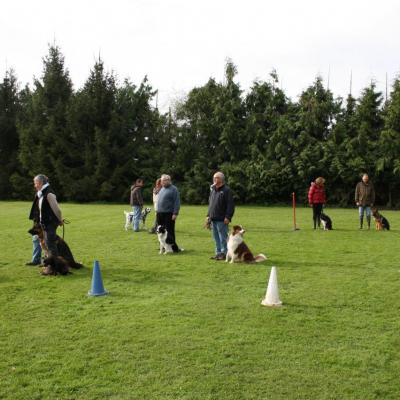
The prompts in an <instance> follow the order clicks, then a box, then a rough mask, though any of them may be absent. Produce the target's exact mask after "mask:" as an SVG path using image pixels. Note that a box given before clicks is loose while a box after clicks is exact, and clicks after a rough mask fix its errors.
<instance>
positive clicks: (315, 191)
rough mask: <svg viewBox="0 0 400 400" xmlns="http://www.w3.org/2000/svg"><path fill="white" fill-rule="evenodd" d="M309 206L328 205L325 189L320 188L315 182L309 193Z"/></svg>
mask: <svg viewBox="0 0 400 400" xmlns="http://www.w3.org/2000/svg"><path fill="white" fill-rule="evenodd" d="M308 202H309V204H317V203H322V204H325V203H326V196H325V188H324V187H323V186H318V185H316V184H315V183H314V182H312V183H311V186H310V190H309V191H308Z"/></svg>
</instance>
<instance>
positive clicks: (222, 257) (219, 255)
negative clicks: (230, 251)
mask: <svg viewBox="0 0 400 400" xmlns="http://www.w3.org/2000/svg"><path fill="white" fill-rule="evenodd" d="M225 259H226V255H225V254H218V255H217V256H216V257H215V260H216V261H222V260H225Z"/></svg>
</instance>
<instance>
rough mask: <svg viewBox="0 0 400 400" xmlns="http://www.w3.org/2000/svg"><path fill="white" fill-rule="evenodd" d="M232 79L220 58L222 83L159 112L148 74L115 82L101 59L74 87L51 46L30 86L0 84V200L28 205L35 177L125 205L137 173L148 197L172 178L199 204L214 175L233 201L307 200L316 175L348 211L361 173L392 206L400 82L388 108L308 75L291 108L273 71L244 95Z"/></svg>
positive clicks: (10, 77) (397, 184) (373, 92)
mask: <svg viewBox="0 0 400 400" xmlns="http://www.w3.org/2000/svg"><path fill="white" fill-rule="evenodd" d="M236 74H237V70H236V66H235V65H234V64H233V63H232V62H231V61H227V63H226V66H225V78H224V81H223V82H217V81H216V80H215V79H213V78H210V79H209V80H208V82H207V83H205V84H204V85H203V86H201V87H196V88H193V89H192V90H191V91H190V92H189V93H188V95H187V97H186V98H185V99H183V100H182V101H180V102H179V103H177V104H176V105H175V106H174V108H173V109H172V110H170V111H169V112H167V113H161V112H160V111H159V110H158V109H157V107H154V106H152V104H154V98H155V96H156V93H157V91H156V90H155V89H154V88H153V87H152V86H151V84H150V83H149V82H148V80H147V78H144V79H143V81H142V82H141V84H140V85H139V86H136V85H134V84H133V83H132V82H130V81H129V80H125V81H123V82H122V83H119V82H118V80H117V78H116V76H115V75H114V74H113V73H110V72H107V71H105V69H104V64H103V61H102V60H100V59H99V60H98V61H96V62H95V64H94V66H93V68H92V70H91V71H90V73H89V76H88V78H87V80H86V82H85V84H84V85H83V87H82V88H80V89H77V90H75V89H74V87H73V83H72V81H71V79H70V76H69V72H68V69H67V68H66V67H65V63H64V57H63V55H62V53H61V51H60V49H59V48H58V47H57V46H50V47H49V52H48V54H47V55H46V56H45V57H44V59H43V73H42V76H41V77H40V79H36V80H35V81H34V83H33V87H32V88H31V87H29V86H28V85H27V86H25V87H24V88H20V84H19V82H18V80H17V77H16V74H15V72H14V71H13V70H8V71H6V74H5V77H4V79H3V81H2V83H0V198H1V199H30V198H31V197H32V177H33V176H34V175H36V174H37V173H44V174H46V175H48V176H49V177H50V178H51V183H52V185H53V186H54V187H55V189H56V191H57V194H58V197H59V198H60V199H61V200H62V201H77V202H88V201H112V202H127V201H128V198H129V187H130V185H131V183H132V181H133V180H134V179H135V178H137V177H143V178H144V179H145V181H146V183H147V185H146V190H145V194H146V195H147V196H148V199H150V192H151V186H152V184H153V182H154V180H155V179H156V178H157V177H158V176H160V174H161V173H169V174H170V175H172V177H173V180H174V182H175V183H176V184H177V185H178V187H179V188H180V190H181V195H182V198H183V201H185V202H187V203H194V204H201V203H205V202H206V201H207V198H208V193H209V184H210V181H211V177H212V174H213V173H214V171H216V170H222V171H224V172H225V174H226V176H227V179H228V182H229V185H230V186H231V188H232V189H233V191H234V193H235V196H236V199H237V201H238V202H241V203H260V204H273V203H282V202H284V203H285V202H289V201H290V196H291V193H292V192H296V193H297V195H298V198H299V199H300V201H305V199H306V192H307V189H308V186H309V184H310V182H311V180H313V179H315V178H316V177H317V176H320V175H322V176H324V177H325V178H326V179H327V192H328V197H329V201H330V203H335V204H338V205H342V206H346V205H350V204H352V202H353V192H354V186H355V184H356V182H357V181H358V180H359V179H360V174H361V173H362V172H364V171H366V172H368V173H369V174H370V176H371V178H372V179H373V181H374V183H375V186H376V189H377V192H378V203H380V204H382V205H385V206H389V207H399V206H400V158H399V156H400V79H399V78H397V79H395V81H394V82H393V86H392V87H391V93H390V96H389V97H388V98H387V99H386V100H385V99H384V98H383V95H382V93H380V92H379V91H377V89H376V87H375V84H374V83H373V82H371V84H370V85H369V86H368V87H366V88H365V89H364V90H363V91H362V92H361V94H360V97H359V98H357V99H356V98H354V97H352V95H351V94H350V95H348V97H347V98H346V99H345V100H344V99H342V98H340V97H334V95H333V93H332V92H331V91H330V90H328V89H326V88H325V87H324V85H323V81H322V79H321V78H320V77H317V78H316V79H315V81H314V82H313V83H312V84H311V85H310V86H309V87H308V88H307V89H306V90H304V91H303V92H302V93H301V94H300V96H299V97H298V99H297V100H296V101H294V100H291V99H290V98H289V97H288V96H286V94H285V92H284V91H283V90H282V89H281V88H280V87H279V80H278V75H277V74H276V72H275V71H273V72H272V73H271V75H270V79H269V80H268V81H260V80H257V81H254V83H253V85H252V86H251V88H250V89H249V90H248V91H246V92H244V91H243V90H242V89H241V87H240V85H239V84H238V83H237V82H236V81H235V76H236Z"/></svg>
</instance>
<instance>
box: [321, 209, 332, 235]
mask: <svg viewBox="0 0 400 400" xmlns="http://www.w3.org/2000/svg"><path fill="white" fill-rule="evenodd" d="M321 222H322V226H323V227H324V231H331V230H332V229H333V227H332V220H331V219H330V218H329V217H328V216H327V215H326V214H324V213H321Z"/></svg>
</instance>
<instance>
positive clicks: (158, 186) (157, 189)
mask: <svg viewBox="0 0 400 400" xmlns="http://www.w3.org/2000/svg"><path fill="white" fill-rule="evenodd" d="M160 190H161V178H158V179H157V180H156V183H155V185H154V188H153V207H154V213H155V216H156V218H155V220H154V225H153V227H152V228H151V229H150V230H149V233H156V228H157V203H158V193H159V192H160Z"/></svg>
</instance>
